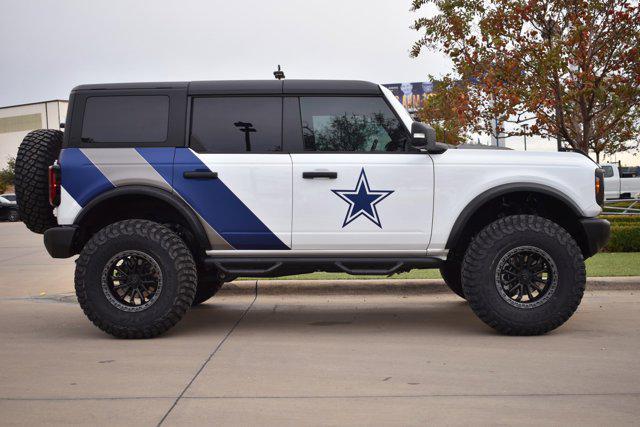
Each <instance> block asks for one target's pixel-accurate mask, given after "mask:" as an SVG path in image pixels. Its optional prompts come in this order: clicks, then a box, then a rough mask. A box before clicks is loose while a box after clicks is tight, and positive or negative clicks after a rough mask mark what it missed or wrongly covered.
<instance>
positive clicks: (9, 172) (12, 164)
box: [0, 157, 16, 193]
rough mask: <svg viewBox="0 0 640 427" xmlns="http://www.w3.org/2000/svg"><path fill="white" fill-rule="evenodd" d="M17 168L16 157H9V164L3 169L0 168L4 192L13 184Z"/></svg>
mask: <svg viewBox="0 0 640 427" xmlns="http://www.w3.org/2000/svg"><path fill="white" fill-rule="evenodd" d="M15 169H16V158H15V157H9V158H8V159H7V166H5V167H4V168H3V169H0V192H1V193H4V192H5V191H7V187H9V186H12V185H13V180H14V178H15Z"/></svg>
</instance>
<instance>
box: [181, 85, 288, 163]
mask: <svg viewBox="0 0 640 427" xmlns="http://www.w3.org/2000/svg"><path fill="white" fill-rule="evenodd" d="M191 118H192V122H191V144H190V145H191V148H193V149H194V150H196V151H198V152H204V153H245V152H254V153H266V152H274V151H282V98H281V97H216V98H195V99H194V100H193V108H192V114H191Z"/></svg>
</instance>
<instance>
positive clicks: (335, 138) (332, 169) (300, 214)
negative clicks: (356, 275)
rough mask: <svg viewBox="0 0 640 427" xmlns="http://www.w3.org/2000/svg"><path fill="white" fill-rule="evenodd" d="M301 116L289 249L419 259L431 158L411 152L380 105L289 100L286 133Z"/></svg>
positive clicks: (426, 230)
mask: <svg viewBox="0 0 640 427" xmlns="http://www.w3.org/2000/svg"><path fill="white" fill-rule="evenodd" d="M296 103H299V108H296ZM298 111H299V116H298V117H299V119H298V124H297V126H299V127H298V129H301V131H299V134H300V133H301V135H302V144H301V146H300V147H299V149H298V150H294V151H297V152H294V153H293V154H292V160H293V226H292V244H293V249H294V250H296V251H309V252H318V253H334V252H335V253H351V252H353V253H354V254H358V255H364V254H366V253H372V254H374V253H385V254H396V255H400V254H408V253H412V254H421V255H424V254H425V253H426V249H427V246H428V243H429V237H430V235H431V216H432V203H433V163H432V161H431V158H430V157H429V155H427V154H424V153H420V152H415V151H410V150H411V148H410V147H409V141H410V138H409V131H408V129H406V127H405V126H404V124H403V123H402V122H401V120H400V119H399V117H397V116H396V115H395V113H394V112H393V110H392V109H391V108H390V107H389V106H388V104H387V103H386V101H385V99H384V98H383V97H382V96H300V97H298V98H294V99H291V98H289V99H287V100H286V101H285V114H288V115H290V116H291V117H285V123H286V125H287V127H291V126H293V127H295V126H296V125H295V123H294V122H295V116H296V114H297V112H298ZM292 117H293V118H292ZM292 138H294V137H292Z"/></svg>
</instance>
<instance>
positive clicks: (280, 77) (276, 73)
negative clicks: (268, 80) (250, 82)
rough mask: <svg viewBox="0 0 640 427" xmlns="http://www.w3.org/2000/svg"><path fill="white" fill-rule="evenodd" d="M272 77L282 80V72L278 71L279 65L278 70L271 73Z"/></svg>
mask: <svg viewBox="0 0 640 427" xmlns="http://www.w3.org/2000/svg"><path fill="white" fill-rule="evenodd" d="M273 76H274V77H275V78H276V79H278V80H282V79H284V71H282V70H281V69H280V64H278V69H277V70H276V71H274V72H273Z"/></svg>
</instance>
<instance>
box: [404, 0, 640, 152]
mask: <svg viewBox="0 0 640 427" xmlns="http://www.w3.org/2000/svg"><path fill="white" fill-rule="evenodd" d="M427 7H429V8H432V9H435V11H436V13H435V15H433V16H431V17H420V18H417V19H416V20H415V22H414V25H413V28H414V29H415V30H417V31H418V32H420V34H421V36H420V39H419V40H418V41H417V42H416V43H415V44H414V45H413V47H412V49H411V55H412V56H413V57H416V56H418V55H419V54H420V52H421V50H422V49H423V48H427V49H433V50H440V51H442V52H444V53H445V54H446V55H447V56H448V57H449V58H450V59H451V61H452V63H453V73H451V74H449V75H447V76H445V78H444V79H443V80H445V81H448V82H449V84H441V85H437V86H436V88H435V96H436V97H437V98H438V97H439V98H440V99H450V100H451V101H452V102H451V103H450V104H449V105H448V107H447V108H449V109H450V111H448V112H446V114H443V112H442V108H443V105H442V103H440V104H439V105H437V107H438V110H437V111H432V110H433V105H432V106H430V105H429V103H427V104H426V105H425V110H424V111H423V112H422V114H423V115H426V116H427V117H430V116H433V117H436V116H438V115H439V116H438V117H443V116H447V117H454V118H455V119H456V120H457V121H458V124H461V125H462V126H463V127H464V129H465V131H469V132H481V133H489V134H491V133H493V134H496V133H503V134H505V135H506V136H511V135H523V134H525V133H526V134H529V135H530V134H538V135H542V136H546V137H553V138H557V140H558V147H560V144H561V142H562V143H564V144H566V145H568V146H570V147H571V148H574V149H578V150H581V151H583V152H585V153H586V152H589V151H593V152H595V153H596V156H597V158H598V160H599V158H600V154H601V153H605V154H612V153H616V152H620V151H625V150H628V149H631V148H635V147H637V146H638V142H639V141H640V137H639V134H640V60H639V59H638V53H639V51H640V8H639V7H638V2H637V1H627V0H493V1H484V0H414V1H413V4H412V10H413V11H415V12H418V13H419V12H420V11H421V10H424V9H426V8H427ZM423 8H424V9H423ZM454 100H455V101H454ZM432 104H436V103H432ZM496 119H497V121H498V123H501V125H500V126H498V127H497V128H496V127H495V126H494V123H495V121H496ZM523 125H527V126H523ZM525 129H526V130H525ZM494 136H497V135H494Z"/></svg>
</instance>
